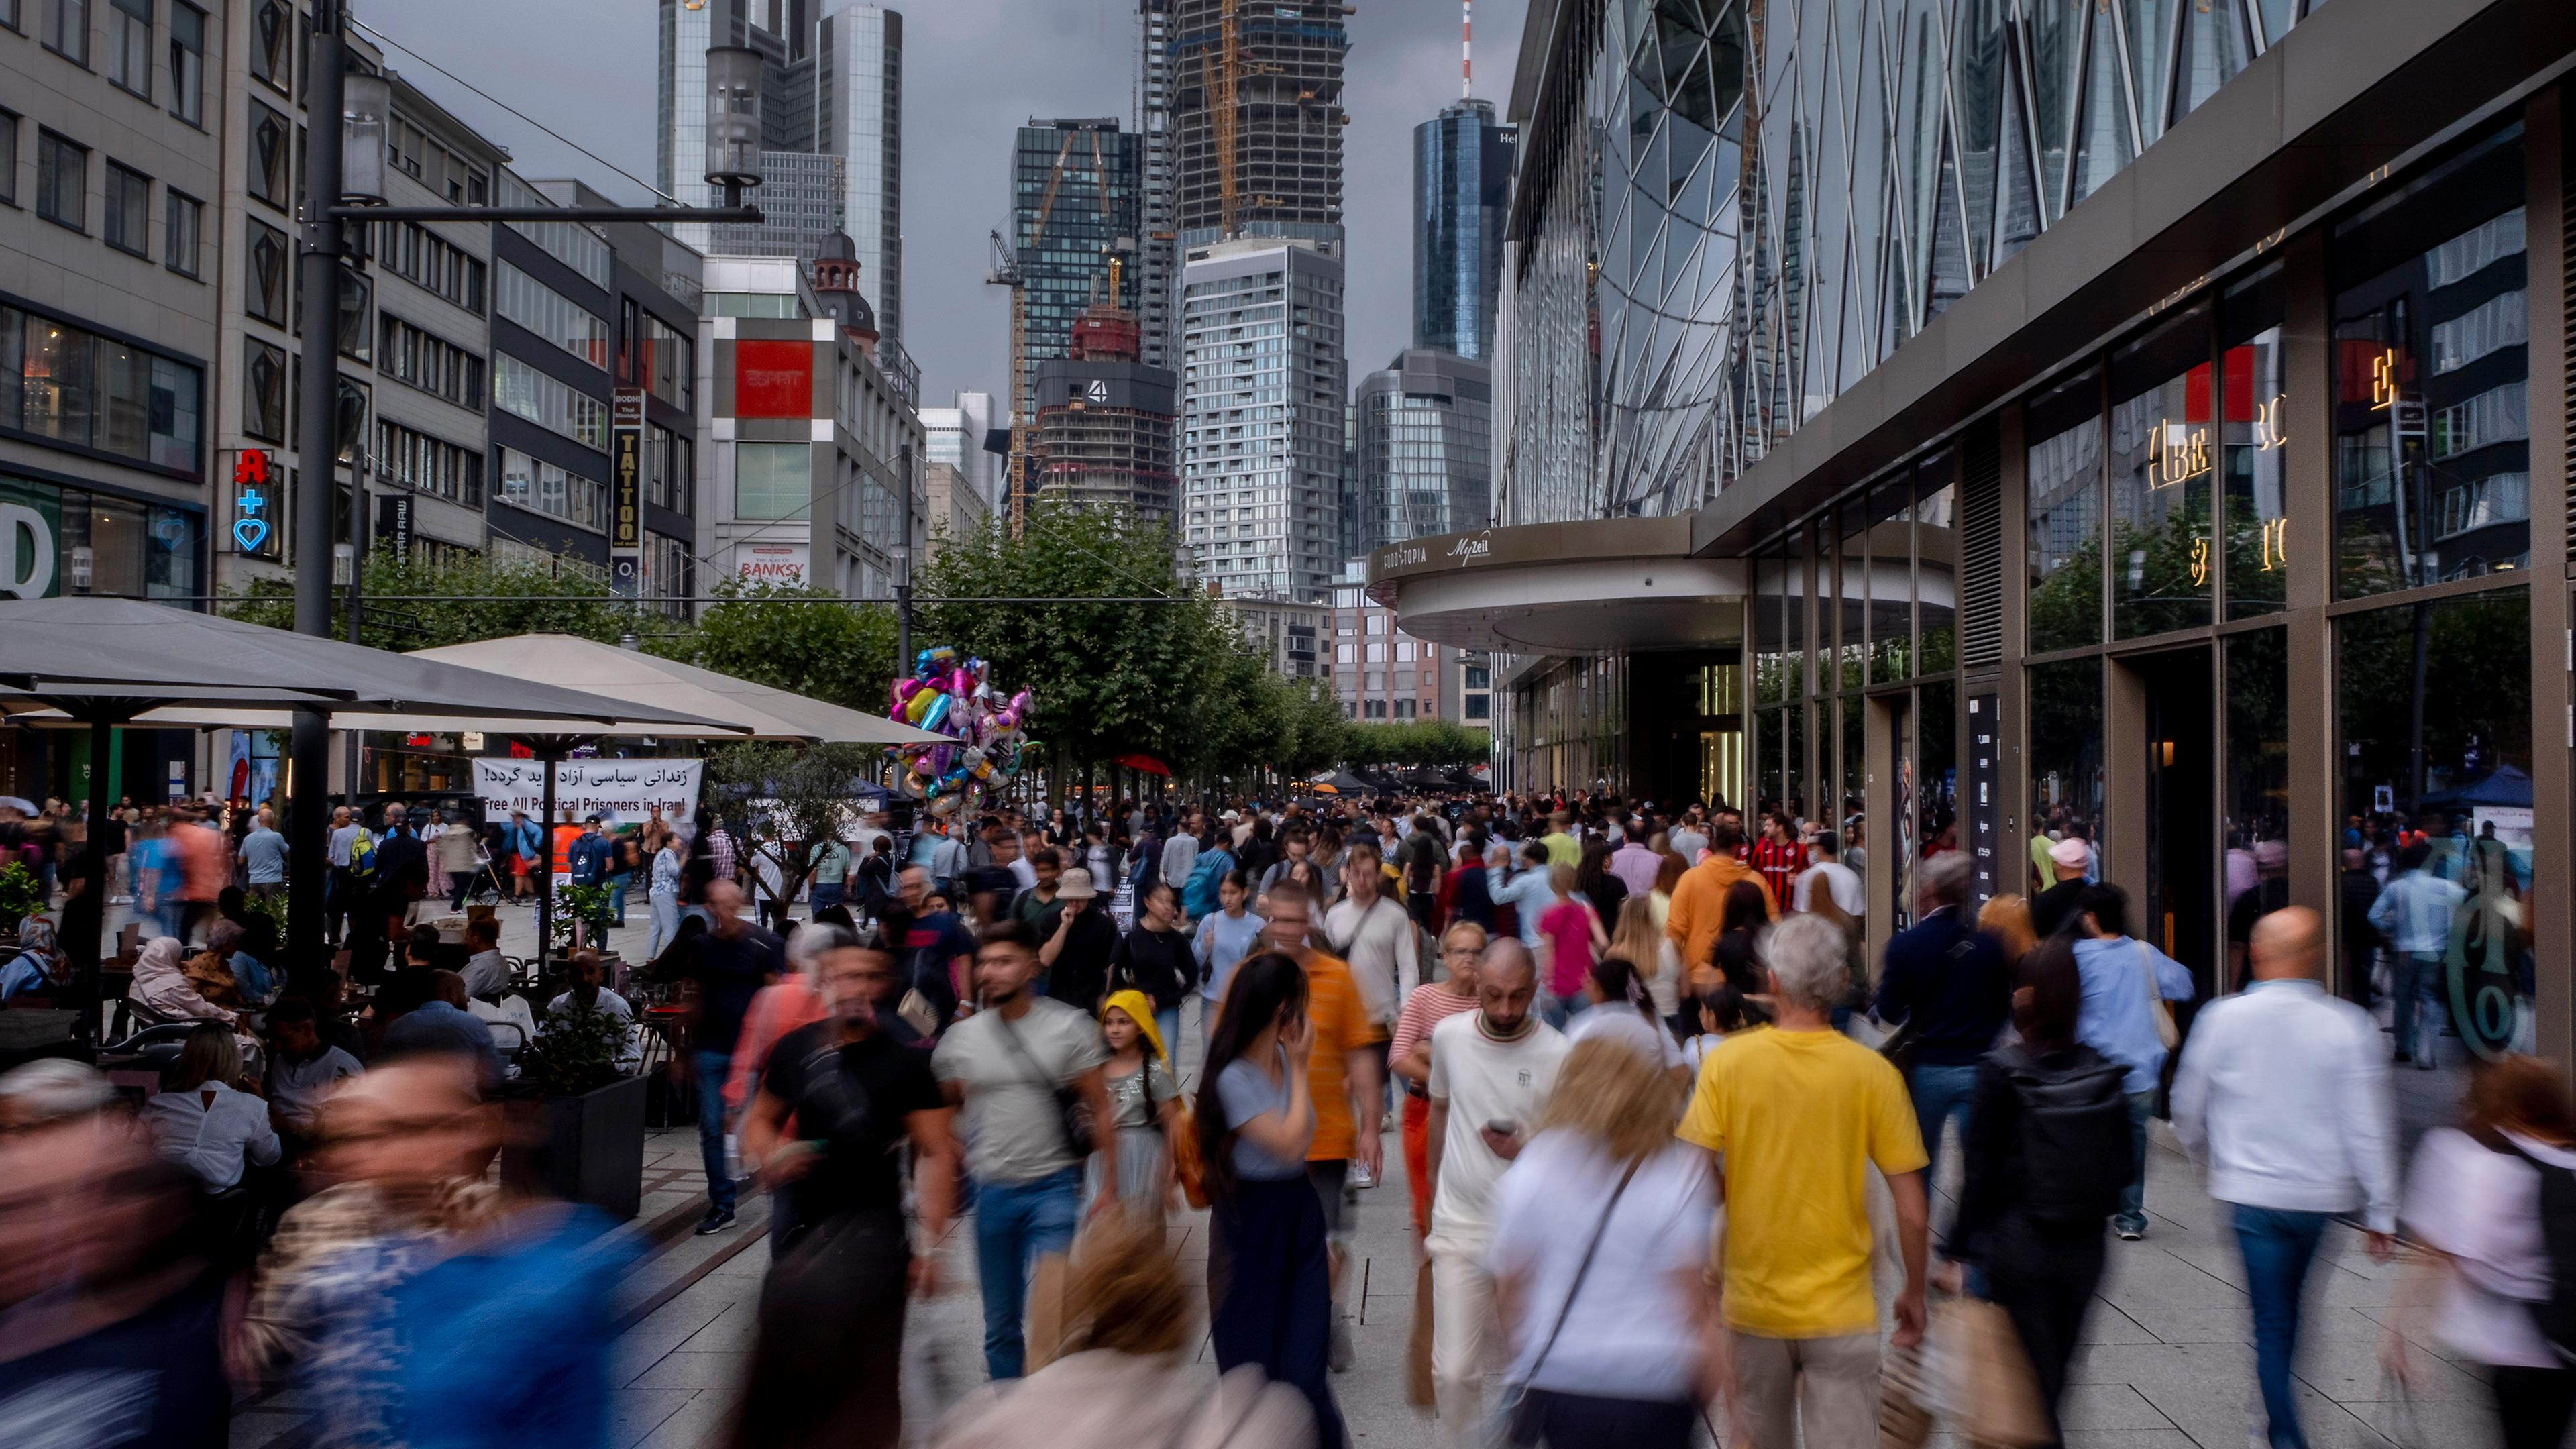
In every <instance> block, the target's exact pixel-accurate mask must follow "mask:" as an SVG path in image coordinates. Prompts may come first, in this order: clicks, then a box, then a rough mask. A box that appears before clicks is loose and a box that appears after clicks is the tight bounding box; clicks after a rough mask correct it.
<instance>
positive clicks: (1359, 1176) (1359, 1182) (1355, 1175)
mask: <svg viewBox="0 0 2576 1449" xmlns="http://www.w3.org/2000/svg"><path fill="white" fill-rule="evenodd" d="M1350 1182H1351V1186H1353V1187H1375V1186H1377V1174H1376V1173H1374V1172H1371V1171H1369V1170H1368V1164H1367V1163H1365V1162H1354V1163H1352V1164H1351V1178H1350Z"/></svg>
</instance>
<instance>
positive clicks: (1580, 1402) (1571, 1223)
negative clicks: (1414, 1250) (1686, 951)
mask: <svg viewBox="0 0 2576 1449" xmlns="http://www.w3.org/2000/svg"><path fill="white" fill-rule="evenodd" d="M1613 1014H1615V1013H1614V1012H1599V1013H1588V1014H1587V1015H1602V1016H1609V1015H1613ZM1655 1037H1656V1039H1658V1041H1659V1043H1660V1039H1661V1038H1662V1037H1663V1031H1662V1029H1661V1028H1660V1027H1657V1028H1656V1029H1655ZM1678 1104H1679V1099H1678V1098H1677V1096H1676V1095H1675V1093H1674V1092H1673V1089H1672V1084H1671V1082H1670V1081H1669V1080H1668V1079H1667V1077H1666V1076H1665V1074H1664V1071H1663V1054H1662V1052H1661V1050H1659V1049H1655V1048H1649V1049H1648V1050H1647V1051H1644V1052H1640V1051H1639V1050H1637V1048H1636V1046H1635V1044H1634V1043H1632V1042H1630V1041H1627V1040H1624V1039H1617V1038H1611V1037H1606V1036H1604V1037H1597V1038H1594V1039H1590V1040H1585V1041H1580V1042H1577V1043H1575V1044H1574V1046H1573V1047H1572V1049H1571V1050H1569V1051H1568V1052H1567V1053H1566V1055H1565V1059H1564V1062H1563V1064H1562V1065H1561V1066H1560V1067H1559V1068H1558V1071H1557V1074H1556V1087H1555V1090H1554V1091H1553V1092H1552V1093H1551V1094H1550V1095H1549V1098H1548V1103H1547V1107H1546V1110H1545V1111H1544V1112H1543V1113H1542V1114H1541V1116H1540V1118H1539V1123H1538V1127H1539V1130H1538V1133H1537V1135H1536V1136H1535V1137H1533V1138H1532V1139H1531V1140H1530V1142H1529V1144H1528V1146H1526V1147H1525V1148H1523V1149H1522V1150H1521V1152H1520V1154H1519V1156H1518V1158H1517V1159H1516V1160H1515V1161H1514V1162H1513V1163H1512V1165H1511V1169H1510V1170H1509V1171H1507V1172H1505V1173H1504V1174H1503V1176H1502V1180H1501V1181H1500V1183H1498V1184H1497V1185H1496V1187H1495V1190H1494V1195H1493V1220H1494V1227H1493V1243H1492V1246H1491V1247H1490V1248H1488V1249H1487V1251H1486V1264H1487V1267H1488V1270H1489V1271H1490V1272H1491V1273H1492V1275H1493V1278H1494V1282H1495V1286H1496V1293H1495V1296H1496V1301H1497V1306H1498V1308H1499V1309H1500V1313H1501V1317H1502V1320H1503V1323H1504V1325H1505V1332H1506V1335H1507V1337H1508V1338H1509V1340H1510V1345H1511V1368H1510V1370H1509V1372H1508V1374H1507V1378H1508V1381H1509V1382H1510V1383H1511V1384H1512V1385H1513V1386H1514V1387H1515V1388H1516V1389H1517V1390H1518V1392H1519V1394H1520V1396H1521V1397H1520V1401H1519V1403H1518V1404H1517V1405H1515V1406H1514V1408H1515V1412H1514V1421H1513V1424H1512V1426H1511V1427H1512V1429H1513V1430H1514V1431H1515V1432H1514V1434H1513V1438H1514V1441H1515V1442H1520V1443H1528V1442H1533V1441H1535V1440H1544V1441H1545V1442H1546V1443H1547V1444H1548V1445H1549V1446H1551V1449H1687V1446H1688V1445H1689V1444H1690V1443H1691V1442H1692V1440H1693V1437H1694V1435H1695V1432H1696V1431H1697V1429H1698V1427H1699V1406H1700V1403H1701V1401H1702V1398H1703V1397H1704V1395H1705V1394H1706V1393H1707V1392H1708V1391H1710V1390H1712V1389H1714V1388H1715V1387H1716V1384H1717V1375H1716V1372H1715V1364H1716V1362H1717V1345H1716V1344H1715V1343H1714V1342H1713V1340H1711V1339H1710V1337H1709V1332H1708V1330H1709V1328H1710V1327H1711V1325H1710V1322H1709V1314H1708V1309H1709V1306H1710V1305H1709V1303H1708V1297H1709V1295H1708V1289H1707V1288H1706V1286H1705V1273H1704V1269H1705V1268H1706V1267H1707V1263H1708V1245H1709V1233H1710V1229H1711V1227H1712V1220H1713V1218H1714V1216H1715V1214H1714V1211H1713V1208H1714V1203H1715V1194H1714V1193H1713V1192H1712V1191H1711V1184H1710V1180H1709V1165H1708V1157H1707V1154H1705V1153H1702V1152H1698V1151H1694V1150H1693V1149H1692V1148H1690V1147H1689V1146H1687V1145H1685V1144H1683V1143H1681V1142H1677V1141H1675V1140H1674V1139H1673V1135H1672V1131H1673V1119H1674V1116H1675V1109H1676V1107H1677V1106H1678Z"/></svg>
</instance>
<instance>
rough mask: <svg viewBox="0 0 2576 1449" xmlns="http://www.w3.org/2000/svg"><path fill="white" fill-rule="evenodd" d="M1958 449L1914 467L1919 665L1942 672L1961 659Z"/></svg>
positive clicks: (1927, 671)
mask: <svg viewBox="0 0 2576 1449" xmlns="http://www.w3.org/2000/svg"><path fill="white" fill-rule="evenodd" d="M1958 464H1959V455H1958V454H1956V453H1943V454H1941V455H1940V456H1938V457H1936V458H1934V459H1933V460H1932V461H1930V462H1928V463H1925V464H1924V465H1923V466H1922V467H1920V468H1917V469H1915V470H1914V497H1915V503H1914V555H1915V560H1916V562H1915V565H1914V620H1915V623H1914V628H1915V637H1916V639H1917V640H1918V641H1920V642H1919V643H1918V645H1917V648H1916V654H1915V669H1916V672H1918V673H1922V674H1942V673H1946V672H1948V671H1949V670H1952V669H1955V668H1957V667H1958V663H1959V614H1958V581H1959V519H1958V513H1959V489H1958V483H1957V476H1958Z"/></svg>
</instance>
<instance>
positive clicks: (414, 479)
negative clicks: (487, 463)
mask: <svg viewBox="0 0 2576 1449" xmlns="http://www.w3.org/2000/svg"><path fill="white" fill-rule="evenodd" d="M376 467H377V469H378V470H379V471H380V472H382V473H389V474H391V475H392V476H393V477H394V478H396V479H398V480H400V481H401V482H402V483H403V484H404V486H406V487H410V488H417V489H419V490H420V491H422V492H424V493H435V494H437V495H438V496H439V497H441V498H445V499H449V500H451V501H453V502H456V503H461V504H464V505H465V506H466V507H468V508H480V507H482V506H483V455H482V454H481V453H479V452H476V451H474V450H473V449H471V448H461V447H458V446H457V445H456V444H454V443H450V442H446V441H443V440H441V439H438V438H433V437H431V436H429V435H428V434H427V433H422V432H417V431H414V430H413V429H410V428H407V427H404V426H403V425H402V424H400V423H389V422H386V421H384V420H383V419H381V418H380V419H378V420H377V422H376Z"/></svg>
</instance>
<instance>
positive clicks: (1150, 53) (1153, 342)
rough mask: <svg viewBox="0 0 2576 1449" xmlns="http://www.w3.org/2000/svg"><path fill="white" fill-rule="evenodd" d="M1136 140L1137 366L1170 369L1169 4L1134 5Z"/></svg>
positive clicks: (1175, 167) (1176, 268)
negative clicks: (1139, 177) (1140, 174)
mask: <svg viewBox="0 0 2576 1449" xmlns="http://www.w3.org/2000/svg"><path fill="white" fill-rule="evenodd" d="M1136 28H1137V40H1138V51H1139V53H1138V56H1137V66H1136V134H1137V136H1138V137H1139V138H1140V144H1141V145H1142V147H1143V151H1142V159H1143V165H1144V180H1143V186H1142V190H1141V193H1140V196H1139V202H1138V212H1139V222H1140V224H1141V225H1142V226H1143V227H1144V233H1143V234H1142V235H1141V236H1139V237H1137V238H1136V272H1137V277H1136V281H1137V299H1136V321H1137V324H1138V326H1139V327H1140V328H1141V329H1142V330H1141V346H1142V348H1143V352H1142V355H1141V358H1140V360H1141V361H1142V362H1144V364H1145V365H1146V366H1148V367H1169V366H1171V365H1172V358H1173V357H1174V355H1175V354H1176V352H1177V350H1178V347H1179V343H1178V341H1177V340H1176V338H1175V335H1174V333H1173V330H1172V324H1173V319H1174V318H1175V317H1176V316H1177V315H1178V311H1177V309H1178V308H1179V306H1180V302H1181V299H1180V286H1181V271H1180V266H1181V264H1180V251H1179V247H1178V240H1179V236H1180V230H1179V222H1178V220H1177V217H1178V207H1179V205H1180V158H1179V148H1178V146H1177V145H1176V144H1175V142H1176V138H1177V135H1178V133H1177V131H1176V130H1175V129H1174V118H1173V112H1172V103H1173V99H1174V93H1173V87H1172V46H1171V42H1172V0H1137V6H1136Z"/></svg>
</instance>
